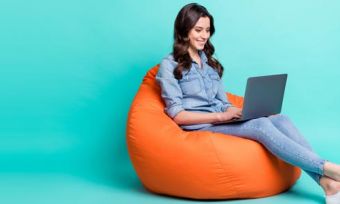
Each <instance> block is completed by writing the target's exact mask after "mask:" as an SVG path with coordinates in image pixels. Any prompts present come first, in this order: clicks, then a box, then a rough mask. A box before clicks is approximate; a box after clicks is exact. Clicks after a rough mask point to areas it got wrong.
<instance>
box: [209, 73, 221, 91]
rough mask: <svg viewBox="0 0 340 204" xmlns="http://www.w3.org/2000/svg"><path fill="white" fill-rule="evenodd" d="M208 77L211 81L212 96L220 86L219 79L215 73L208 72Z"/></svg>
mask: <svg viewBox="0 0 340 204" xmlns="http://www.w3.org/2000/svg"><path fill="white" fill-rule="evenodd" d="M209 78H210V80H211V83H212V89H211V90H212V93H213V96H216V94H217V91H218V88H219V86H220V80H221V79H220V77H219V76H218V75H217V74H216V73H213V74H209Z"/></svg>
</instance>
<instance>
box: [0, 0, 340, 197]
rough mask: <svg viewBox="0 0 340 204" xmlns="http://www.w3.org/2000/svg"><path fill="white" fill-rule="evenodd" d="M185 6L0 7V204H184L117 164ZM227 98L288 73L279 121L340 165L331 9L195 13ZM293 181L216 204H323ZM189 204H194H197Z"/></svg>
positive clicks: (339, 5) (35, 3)
mask: <svg viewBox="0 0 340 204" xmlns="http://www.w3.org/2000/svg"><path fill="white" fill-rule="evenodd" d="M189 2H190V1H179V0H174V1H157V0H145V1H132V0H113V1H109V0H97V1H91V0H88V1H80V0H73V1H72V0H71V1H66V0H59V1H42V0H32V1H22V0H11V1H9V0H2V1H1V2H0V97H1V100H0V203H99V202H100V203H112V202H115V201H117V202H121V203H127V202H141V203H159V202H164V203H194V202H196V201H190V200H183V199H176V198H171V197H162V196H158V195H153V194H149V193H147V192H146V191H145V190H144V189H143V187H142V185H141V183H140V182H139V180H138V178H137V176H136V174H135V172H134V170H133V168H132V165H131V162H130V160H129V157H128V154H127V148H126V143H125V124H126V120H127V113H128V110H129V106H130V104H131V102H132V100H133V97H134V95H135V93H136V91H137V90H138V87H139V85H140V83H141V80H142V78H143V76H144V75H145V73H146V72H147V71H148V69H149V68H151V67H152V66H154V65H156V64H157V63H159V62H160V60H161V59H162V58H163V57H164V56H165V55H167V54H168V53H169V52H170V51H171V47H172V32H173V22H174V19H175V17H176V15H177V12H178V11H179V10H180V8H181V7H182V6H184V5H185V4H186V3H189ZM197 2H198V3H201V4H203V5H205V6H206V7H207V9H208V10H209V11H210V12H211V13H212V14H213V16H214V18H215V26H216V33H215V35H214V36H213V38H212V41H213V43H214V45H215V48H216V57H217V58H218V59H219V60H220V61H221V63H222V64H223V65H224V67H225V73H224V77H223V80H224V83H225V85H226V91H229V92H232V93H235V94H238V95H243V93H244V88H245V83H246V79H247V77H249V76H254V75H266V74H275V73H288V75H289V77H288V82H287V89H286V93H285V100H284V107H283V113H285V114H288V115H289V116H290V117H291V118H292V120H293V121H295V123H296V124H297V126H298V127H299V128H300V130H301V132H303V133H304V134H305V136H306V138H308V140H309V141H310V142H311V144H312V146H313V147H314V149H315V150H316V151H317V152H318V153H319V154H320V155H321V156H322V157H324V158H326V159H329V160H331V161H334V162H340V158H339V156H338V155H339V150H338V147H339V146H340V140H339V130H340V128H339V122H340V119H339V117H338V115H339V113H340V107H339V105H338V104H339V100H340V95H339V88H338V87H339V84H340V83H339V77H340V71H339V68H340V38H339V36H340V24H339V19H340V13H339V12H338V11H339V10H340V2H339V1H336V0H329V1H322V0H312V1H310V0H300V1H293V0H285V1H270V0H258V1H250V0H238V1H236V0H235V1H231V0H227V1H226V0H224V1H223V0H218V1H208V0H205V1H197ZM322 196H323V194H322V191H321V190H320V188H319V187H318V186H317V185H315V184H314V183H313V181H312V180H311V179H310V178H309V177H308V176H306V174H303V176H302V178H301V179H300V180H299V181H298V182H297V184H296V185H295V186H294V187H293V188H292V189H291V190H290V191H288V192H286V193H283V194H280V195H278V196H274V197H270V198H264V199H256V200H243V201H242V200H240V201H220V202H223V203H229V202H230V203H280V202H282V203H297V202H299V203H323V197H322ZM197 202H198V201H197Z"/></svg>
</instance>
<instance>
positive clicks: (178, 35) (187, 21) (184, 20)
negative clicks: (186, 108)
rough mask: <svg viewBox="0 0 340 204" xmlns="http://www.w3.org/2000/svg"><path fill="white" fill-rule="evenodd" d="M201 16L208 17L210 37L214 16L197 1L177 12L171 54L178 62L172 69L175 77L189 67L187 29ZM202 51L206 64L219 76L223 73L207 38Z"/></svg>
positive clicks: (212, 30) (190, 60)
mask: <svg viewBox="0 0 340 204" xmlns="http://www.w3.org/2000/svg"><path fill="white" fill-rule="evenodd" d="M201 17H208V18H209V19H210V37H211V36H212V35H213V34H214V32H215V27H214V18H213V17H212V15H210V13H209V12H208V10H207V9H206V8H205V7H204V6H201V5H199V4H197V3H191V4H187V5H186V6H184V7H183V8H182V9H181V10H180V11H179V13H178V14H177V17H176V20H175V26H174V45H173V52H172V53H173V56H174V59H175V61H176V62H177V63H178V64H177V67H176V68H175V70H174V75H175V78H176V79H181V78H182V71H183V70H187V69H190V67H191V62H192V59H191V57H190V55H189V52H188V48H189V38H188V33H189V31H190V30H191V29H192V28H193V27H194V26H195V25H196V23H197V21H198V20H199V19H200V18H201ZM203 51H204V53H205V54H206V56H207V58H208V64H209V65H210V66H211V67H212V68H214V69H215V70H216V71H217V72H218V74H219V76H220V77H222V74H223V66H222V65H221V64H220V63H219V62H218V60H216V59H215V58H213V57H212V55H213V54H214V52H215V48H214V46H213V45H212V43H211V42H210V39H208V41H207V43H206V44H205V46H204V49H203Z"/></svg>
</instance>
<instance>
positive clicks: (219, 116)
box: [215, 112, 223, 122]
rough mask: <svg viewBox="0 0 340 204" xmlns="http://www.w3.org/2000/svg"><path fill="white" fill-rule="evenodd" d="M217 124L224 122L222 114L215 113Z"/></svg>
mask: <svg viewBox="0 0 340 204" xmlns="http://www.w3.org/2000/svg"><path fill="white" fill-rule="evenodd" d="M215 118H216V122H222V121H223V118H222V114H221V113H220V112H217V113H215Z"/></svg>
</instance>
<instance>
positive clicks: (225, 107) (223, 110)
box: [222, 103, 234, 112]
mask: <svg viewBox="0 0 340 204" xmlns="http://www.w3.org/2000/svg"><path fill="white" fill-rule="evenodd" d="M229 107H234V106H233V105H231V104H230V103H229V104H225V105H223V106H222V112H225V111H226V110H227V109H228V108H229Z"/></svg>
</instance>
